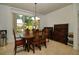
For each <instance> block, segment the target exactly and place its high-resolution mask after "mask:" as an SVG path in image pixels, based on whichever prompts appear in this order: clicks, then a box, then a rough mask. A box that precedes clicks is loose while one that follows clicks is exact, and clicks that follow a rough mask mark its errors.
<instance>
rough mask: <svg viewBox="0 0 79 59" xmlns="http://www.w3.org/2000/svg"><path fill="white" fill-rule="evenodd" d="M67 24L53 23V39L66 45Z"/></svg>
mask: <svg viewBox="0 0 79 59" xmlns="http://www.w3.org/2000/svg"><path fill="white" fill-rule="evenodd" d="M67 37H68V24H55V25H54V40H55V41H58V42H61V43H64V44H66V45H67V42H68V38H67Z"/></svg>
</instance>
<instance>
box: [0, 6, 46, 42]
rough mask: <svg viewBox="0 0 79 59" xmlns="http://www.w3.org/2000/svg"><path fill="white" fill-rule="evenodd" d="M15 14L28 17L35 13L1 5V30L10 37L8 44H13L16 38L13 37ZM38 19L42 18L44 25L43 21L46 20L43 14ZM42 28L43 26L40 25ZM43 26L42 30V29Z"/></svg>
mask: <svg viewBox="0 0 79 59" xmlns="http://www.w3.org/2000/svg"><path fill="white" fill-rule="evenodd" d="M13 13H18V14H22V15H28V16H33V13H32V12H30V11H27V10H22V9H19V8H14V7H9V6H7V5H0V30H7V37H8V42H13V41H14V37H13V32H12V31H13V26H14V24H13V20H15V18H13V16H14V15H13ZM37 16H38V17H40V18H41V22H40V23H41V24H42V19H43V18H44V17H43V16H41V14H37ZM40 26H41V25H40ZM42 27H43V26H41V27H40V28H42Z"/></svg>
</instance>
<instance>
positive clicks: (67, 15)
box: [46, 5, 74, 32]
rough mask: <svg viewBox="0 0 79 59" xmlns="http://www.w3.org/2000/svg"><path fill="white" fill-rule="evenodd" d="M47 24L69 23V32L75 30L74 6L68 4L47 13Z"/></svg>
mask: <svg viewBox="0 0 79 59" xmlns="http://www.w3.org/2000/svg"><path fill="white" fill-rule="evenodd" d="M46 20H47V26H54V24H64V23H68V24H69V32H73V24H74V23H73V6H72V5H70V6H67V7H64V8H62V9H59V10H57V11H54V12H51V13H49V14H47V15H46Z"/></svg>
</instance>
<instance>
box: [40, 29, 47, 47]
mask: <svg viewBox="0 0 79 59" xmlns="http://www.w3.org/2000/svg"><path fill="white" fill-rule="evenodd" d="M46 38H47V34H46V30H45V29H43V30H42V36H41V44H42V45H44V46H45V47H46V48H47V45H46Z"/></svg>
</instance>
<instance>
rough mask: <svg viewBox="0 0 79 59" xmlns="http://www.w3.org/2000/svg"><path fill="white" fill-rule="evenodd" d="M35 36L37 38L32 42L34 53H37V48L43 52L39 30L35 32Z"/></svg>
mask: <svg viewBox="0 0 79 59" xmlns="http://www.w3.org/2000/svg"><path fill="white" fill-rule="evenodd" d="M34 36H35V38H34V39H33V41H32V46H33V53H35V47H38V48H39V49H40V50H41V40H40V36H39V30H38V29H37V30H36V31H35V34H34Z"/></svg>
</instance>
